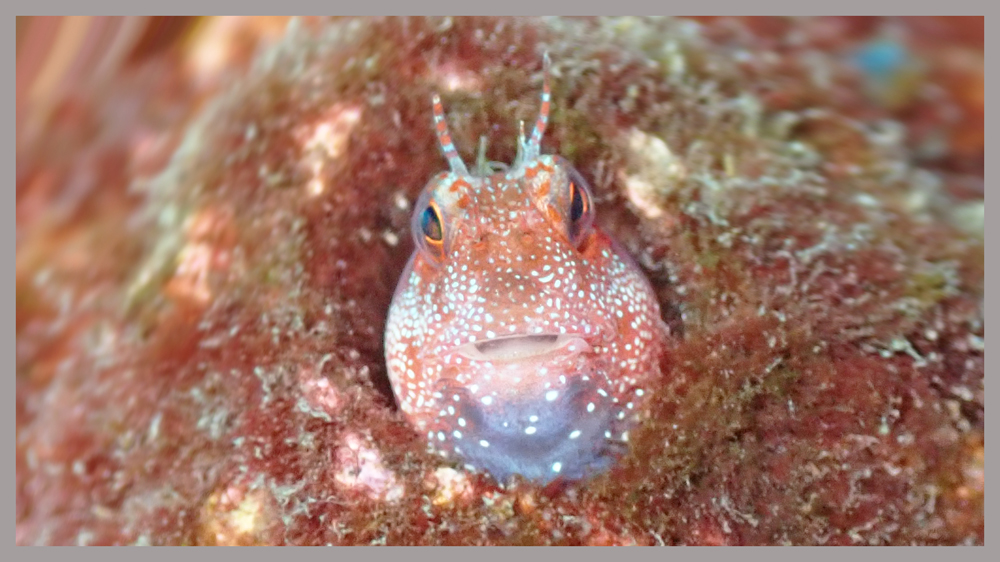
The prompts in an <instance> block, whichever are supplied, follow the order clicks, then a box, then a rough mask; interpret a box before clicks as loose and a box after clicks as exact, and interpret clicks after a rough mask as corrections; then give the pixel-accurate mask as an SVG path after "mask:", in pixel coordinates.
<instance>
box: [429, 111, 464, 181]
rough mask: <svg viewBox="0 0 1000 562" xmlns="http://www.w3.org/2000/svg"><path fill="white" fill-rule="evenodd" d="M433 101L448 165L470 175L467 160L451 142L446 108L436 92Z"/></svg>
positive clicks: (435, 118) (438, 132) (439, 141)
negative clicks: (463, 159) (446, 120)
mask: <svg viewBox="0 0 1000 562" xmlns="http://www.w3.org/2000/svg"><path fill="white" fill-rule="evenodd" d="M433 101H434V129H435V130H436V131H437V137H438V144H439V145H440V146H441V151H442V152H443V153H444V157H445V158H446V159H447V160H448V165H449V166H450V167H451V171H452V172H454V173H456V174H463V175H468V173H469V171H468V170H467V169H466V168H465V162H463V161H462V157H461V156H459V155H458V150H456V149H455V145H454V144H452V142H451V135H449V134H448V123H447V122H445V119H444V108H443V107H442V106H441V97H440V96H438V95H437V94H434V100H433Z"/></svg>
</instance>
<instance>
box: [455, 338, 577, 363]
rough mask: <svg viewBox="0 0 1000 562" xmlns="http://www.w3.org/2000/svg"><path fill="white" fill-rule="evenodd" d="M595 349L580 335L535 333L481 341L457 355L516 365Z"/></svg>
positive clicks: (474, 359) (462, 348) (460, 350)
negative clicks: (556, 355) (514, 363)
mask: <svg viewBox="0 0 1000 562" xmlns="http://www.w3.org/2000/svg"><path fill="white" fill-rule="evenodd" d="M591 350H592V348H591V346H590V344H588V343H587V340H585V339H584V338H583V337H582V336H580V335H577V334H532V335H515V336H502V337H498V338H491V339H487V340H480V341H477V342H473V343H467V344H465V345H462V346H459V347H458V348H456V349H455V350H454V352H455V353H457V354H459V355H462V356H463V357H467V358H469V359H471V360H473V361H489V362H491V363H513V362H528V361H534V360H539V359H543V358H546V357H548V356H551V355H554V354H557V353H558V354H563V355H575V354H578V353H586V352H588V351H591Z"/></svg>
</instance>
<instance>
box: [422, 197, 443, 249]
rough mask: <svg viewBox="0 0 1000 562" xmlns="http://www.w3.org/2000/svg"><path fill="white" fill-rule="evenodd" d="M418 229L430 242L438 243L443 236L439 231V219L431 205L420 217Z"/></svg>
mask: <svg viewBox="0 0 1000 562" xmlns="http://www.w3.org/2000/svg"><path fill="white" fill-rule="evenodd" d="M420 228H421V230H423V231H424V236H425V237H426V238H427V240H429V241H430V242H440V241H441V240H442V239H443V238H444V236H443V233H442V230H441V217H439V216H438V213H437V209H435V208H434V206H433V205H428V206H427V208H426V209H424V213H423V215H421V217H420Z"/></svg>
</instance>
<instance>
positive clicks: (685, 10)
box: [6, 0, 996, 561]
mask: <svg viewBox="0 0 1000 562" xmlns="http://www.w3.org/2000/svg"><path fill="white" fill-rule="evenodd" d="M993 6H996V5H993ZM149 7H152V10H153V11H155V12H158V13H159V14H160V15H172V14H191V13H198V12H202V13H204V12H205V11H214V12H217V13H218V12H224V11H226V12H230V13H232V12H237V13H238V12H242V13H251V14H263V13H274V12H279V11H280V12H285V13H288V12H291V13H323V12H326V13H330V12H340V13H345V12H350V11H353V10H354V9H356V8H354V6H352V5H348V4H346V3H339V2H320V1H316V0H312V1H309V0H307V1H305V2H299V1H292V2H287V1H286V2H282V3H281V4H280V5H275V4H271V3H264V2H252V3H250V2H234V1H232V0H229V1H225V2H212V3H210V4H206V3H205V2H204V1H201V2H189V1H185V0H181V1H180V2H178V1H177V0H175V1H173V2H170V3H169V4H166V5H155V6H154V5H147V6H140V7H138V9H137V7H136V5H135V4H130V3H126V2H120V1H102V2H99V3H90V4H88V5H87V7H86V8H81V6H80V5H79V4H77V3H74V2H71V1H69V0H59V1H56V2H42V3H38V2H33V3H31V4H27V3H25V4H23V5H15V10H16V11H21V10H23V11H25V12H31V13H32V15H36V14H37V15H46V14H52V15H56V14H65V13H67V12H69V13H76V14H79V13H86V12H91V13H93V12H104V13H120V14H128V13H138V12H148V11H149V9H148V8H149ZM991 7H992V6H991V5H990V4H988V3H986V2H985V0H982V1H978V2H977V1H975V0H972V1H969V0H958V1H957V2H954V1H953V2H948V3H947V4H941V3H934V4H932V3H930V2H920V3H916V2H912V1H911V2H907V3H905V4H901V3H897V2H876V3H873V2H871V1H870V0H868V1H859V0H847V1H846V2H845V1H843V0H841V1H840V2H837V3H836V5H830V4H827V3H822V4H820V3H811V4H806V3H803V2H796V1H787V0H764V1H763V2H761V1H759V0H758V1H757V2H754V3H752V4H746V3H742V2H739V0H722V1H712V0H700V1H697V2H692V1H684V2H676V1H672V2H669V3H667V2H652V1H642V0H639V1H638V2H633V1H628V0H627V1H625V2H624V3H623V2H621V1H618V2H615V3H614V4H608V3H606V2H586V3H582V4H581V3H580V2H572V3H570V2H565V1H562V2H553V3H549V4H546V5H540V4H539V3H537V2H530V1H515V2H509V1H508V2H505V3H504V4H502V5H495V4H488V5H477V4H476V3H474V2H468V1H467V2H447V1H445V2H442V1H440V0H435V1H434V2H431V3H426V2H425V3H420V4H416V5H415V4H411V3H408V2H405V1H404V0H394V1H390V2H366V3H365V4H363V5H362V6H361V8H362V9H363V10H364V11H366V12H368V13H392V12H397V13H415V12H438V13H444V12H457V13H464V14H470V13H475V12H480V13H486V12H490V13H496V12H499V11H508V12H510V11H515V12H518V13H520V14H538V13H540V12H550V13H556V12H564V13H565V12H589V13H595V12H607V11H609V8H613V9H614V10H615V11H616V12H618V13H623V12H647V13H648V12H661V13H662V12H672V13H682V14H695V13H697V14H704V15H724V14H735V13H740V14H745V13H758V14H778V13H780V14H788V15H793V14H794V15H820V14H824V15H832V13H838V14H844V13H845V12H849V13H851V14H852V15H883V14H886V13H892V12H897V13H898V12H900V11H905V12H906V13H907V14H908V15H932V14H940V13H941V12H943V11H947V12H950V13H951V15H982V14H990V13H991V12H992V10H991ZM144 8H145V9H144ZM498 8H499V9H498ZM992 23H993V20H992V18H986V26H987V31H989V30H990V29H992ZM992 47H993V40H992V39H991V33H989V32H987V33H986V48H985V51H988V52H990V54H992ZM9 60H10V59H8V61H9ZM7 64H10V63H9V62H8V63H7ZM9 75H10V74H8V76H9ZM994 77H995V75H993V74H991V75H990V76H989V77H988V78H987V83H988V88H990V89H992V88H993V86H994ZM9 91H10V90H9V89H8V92H9ZM994 91H995V90H994ZM11 95H12V94H11ZM8 103H9V102H8ZM8 107H9V106H8ZM989 115H990V116H989V117H988V118H987V119H988V120H989V121H991V122H992V121H995V119H993V117H992V116H993V114H992V113H990V114H989ZM15 119H16V116H15ZM8 130H9V129H8ZM993 131H994V129H993V128H992V126H990V127H987V129H986V137H987V144H988V145H989V146H995V145H993V144H992V142H991V141H992V140H993V137H994V135H993V134H992V133H993ZM7 154H8V161H9V160H10V159H11V158H12V156H13V157H16V147H15V150H14V151H12V152H9V153H7ZM15 166H16V163H15ZM989 222H990V221H987V223H989ZM15 228H16V226H15ZM986 229H987V230H996V227H993V226H992V225H990V224H987V226H986ZM984 236H986V235H985V233H984ZM986 238H989V236H986ZM15 257H16V248H15ZM994 267H995V263H994V262H993V261H992V257H991V256H990V257H989V259H987V264H986V269H987V275H988V276H991V277H993V278H996V276H995V272H994ZM15 288H16V287H15ZM986 306H987V309H988V310H990V311H992V307H993V303H992V302H990V301H989V300H987V301H986ZM14 314H15V315H16V308H15V311H14ZM8 329H9V330H11V331H13V328H12V327H11V328H8ZM6 341H8V342H11V344H13V343H15V338H13V337H12V338H11V339H10V340H6ZM11 344H8V345H11ZM9 349H11V351H12V355H14V353H13V349H12V348H10V347H9ZM990 435H991V436H992V435H993V434H992V432H990ZM986 439H987V440H988V441H989V440H991V438H990V437H987V438H986ZM987 450H988V452H987V453H986V456H987V457H988V458H989V461H990V462H988V463H987V464H988V466H990V467H993V466H995V464H994V462H993V461H994V460H995V456H996V455H994V454H993V451H995V447H992V446H990V447H987ZM9 466H10V465H8V467H9ZM13 476H14V475H13V474H11V475H10V476H9V477H12V478H13ZM8 482H9V481H8ZM9 490H10V489H9V488H8V494H10V491H9ZM12 503H13V502H12ZM8 505H9V504H8ZM994 511H995V510H994V509H991V507H990V505H989V504H988V503H987V506H986V512H987V513H986V515H987V517H986V520H987V521H994V520H993V519H992V518H991V517H989V515H992V514H993V512H994ZM987 536H988V537H989V536H990V533H988V532H987ZM988 540H989V539H988ZM400 548H406V549H407V550H406V552H400V551H399V550H396V549H393V550H388V551H386V550H384V549H367V550H359V549H358V548H356V547H355V548H350V549H349V550H346V551H345V550H343V549H341V550H338V551H337V552H336V553H331V552H328V551H317V550H311V551H306V550H301V551H300V550H296V551H295V553H294V554H292V556H294V557H296V558H299V557H301V558H302V559H305V558H307V557H317V559H318V558H319V557H321V556H322V557H324V558H326V557H329V556H331V555H334V556H346V557H348V558H355V557H356V558H357V559H365V560H369V559H371V560H381V559H382V558H383V557H384V558H385V559H386V560H392V559H394V558H395V557H398V556H406V557H415V558H416V559H418V560H423V559H427V560H437V559H439V558H440V557H448V556H449V555H450V556H454V557H455V559H472V558H477V559H478V558H480V557H486V558H487V559H490V558H494V557H495V558H497V559H500V558H501V557H506V556H510V554H509V553H507V552H495V551H493V549H488V550H485V551H476V552H475V553H473V552H470V551H469V550H467V549H465V548H459V549H447V550H446V549H441V548H434V549H433V550H426V549H419V550H412V548H413V547H400ZM904 548H905V547H904ZM202 550H203V549H201V548H199V549H196V550H195V551H190V550H188V551H185V553H184V554H183V555H182V556H192V557H195V558H198V559H206V560H207V559H209V557H211V558H213V559H217V558H219V557H223V558H229V557H234V558H235V557H240V558H244V557H246V558H249V559H250V560H261V561H269V560H270V559H271V558H272V557H273V556H274V553H264V552H259V551H257V550H247V549H243V550H239V551H234V552H232V553H228V552H227V553H221V554H220V553H219V552H213V553H205V552H202ZM531 554H533V555H536V556H539V557H541V556H545V555H546V554H540V553H537V552H532V553H531ZM567 554H568V556H571V557H573V558H574V559H575V558H577V557H581V558H583V559H605V558H607V557H617V556H627V557H636V558H639V557H653V556H655V557H657V558H659V557H661V556H663V555H664V553H660V552H654V551H650V550H648V549H645V550H634V549H633V550H628V551H626V553H625V554H617V553H616V554H609V553H606V552H602V551H600V550H596V549H584V550H576V551H574V552H572V553H567ZM133 555H134V553H133V552H128V551H119V550H117V549H115V550H114V551H108V550H94V549H87V550H76V549H74V551H72V552H66V551H63V550H49V549H45V550H37V549H18V550H17V551H16V552H15V556H17V557H18V558H21V557H23V558H28V557H31V558H35V557H38V558H39V559H41V558H43V557H44V558H46V559H48V558H49V557H51V558H53V559H58V558H62V557H66V558H68V557H70V556H72V557H73V558H78V557H79V558H81V559H83V560H86V561H89V560H95V561H97V560H102V561H103V560H106V559H109V558H110V559H121V560H125V559H129V558H131V557H132V556H133ZM177 555H181V554H180V553H179V552H176V551H163V550H160V549H156V550H154V551H152V552H144V553H143V555H142V556H143V558H145V557H146V556H149V557H152V558H153V559H164V560H167V559H172V558H173V557H174V556H177ZM518 555H523V554H522V553H521V552H520V551H519V552H518ZM802 555H803V553H802V552H793V551H787V549H777V548H775V547H764V550H760V549H755V550H753V551H749V552H748V551H744V552H740V553H733V552H731V551H728V550H719V549H710V550H703V549H696V550H690V549H685V550H680V551H678V550H674V551H671V552H670V554H669V556H671V557H674V556H680V557H682V558H694V557H699V558H702V557H707V558H711V559H718V560H726V559H731V557H733V556H739V557H740V558H743V557H746V556H750V557H752V558H758V557H759V558H760V559H761V560H773V559H775V558H783V559H798V558H800V557H801V556H802ZM897 555H899V556H904V557H907V558H911V557H915V558H917V559H931V557H934V558H937V557H940V556H941V553H940V552H938V551H935V552H927V551H926V549H924V548H916V549H915V548H906V550H905V552H904V551H902V550H901V548H897V547H889V548H888V549H885V548H883V549H879V550H878V551H877V552H870V549H865V550H863V551H857V552H855V551H852V552H851V556H861V557H864V558H869V557H871V558H873V559H874V558H875V557H878V558H879V559H884V558H887V557H889V558H891V557H895V556H897ZM286 556H287V554H286ZM808 556H810V557H813V556H816V557H820V558H827V557H829V558H830V559H834V558H836V559H840V558H841V557H842V556H844V553H843V552H828V551H826V550H814V551H812V552H810V553H808ZM946 556H947V554H946ZM958 556H962V557H963V558H964V557H973V558H976V559H979V558H980V557H982V558H986V552H985V550H983V549H976V550H975V551H974V552H972V551H963V552H962V553H961V554H959V555H958ZM991 558H992V559H996V555H994V556H993V557H991Z"/></svg>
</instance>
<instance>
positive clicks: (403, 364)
mask: <svg viewBox="0 0 1000 562" xmlns="http://www.w3.org/2000/svg"><path fill="white" fill-rule="evenodd" d="M547 63H548V60H547V58H546V69H547ZM548 107H549V88H548V73H547V72H546V79H545V87H544V91H543V94H542V110H541V114H540V116H539V118H538V121H537V122H536V124H535V128H534V131H533V132H532V135H531V138H530V139H529V140H528V141H525V139H524V138H523V135H522V138H521V139H520V140H519V143H520V144H519V153H518V157H517V159H516V160H515V162H514V164H513V165H512V166H510V167H509V168H507V169H503V170H501V171H498V172H494V169H495V168H496V167H498V166H497V165H496V164H484V163H482V159H481V161H480V165H479V169H478V170H477V173H475V174H470V173H469V172H468V171H467V170H466V168H465V164H464V163H463V162H462V160H461V159H460V158H459V157H458V155H457V153H456V151H455V148H454V146H452V144H451V139H450V137H449V136H448V132H447V127H446V126H445V125H444V118H443V111H442V108H441V104H440V101H439V100H437V99H436V98H435V103H434V110H435V121H436V124H437V130H438V135H439V139H440V141H441V145H442V148H443V149H444V153H445V156H446V157H447V158H448V160H449V163H450V164H451V168H452V170H451V172H446V173H442V174H440V175H438V176H437V177H435V178H434V179H432V180H431V181H430V183H429V184H428V185H427V187H426V188H425V189H424V192H423V194H422V195H421V197H420V199H419V201H418V203H417V206H416V209H415V212H414V216H413V224H412V229H413V235H414V238H415V241H416V245H417V249H416V251H415V252H414V254H413V256H412V258H411V259H410V263H409V264H408V265H407V268H406V270H405V271H404V273H403V276H402V278H401V279H400V282H399V286H398V287H397V289H396V294H395V297H394V298H393V302H392V306H391V308H390V310H389V318H388V322H387V326H386V334H385V346H386V362H387V365H388V370H389V377H390V380H391V382H392V386H393V390H394V392H395V394H396V397H397V399H398V400H399V403H400V407H401V409H402V411H403V412H404V414H405V415H406V416H407V418H408V419H409V420H410V421H411V422H412V423H413V424H414V425H415V426H416V427H417V428H418V429H419V430H420V431H421V432H423V433H426V434H427V437H428V439H429V440H430V443H431V445H432V446H433V447H434V448H435V449H436V450H438V451H439V452H441V453H442V454H444V455H445V456H449V455H451V454H452V453H454V454H456V455H457V456H458V457H459V458H461V459H462V460H463V461H464V463H465V464H466V465H467V466H468V467H471V468H477V469H485V470H486V471H488V472H490V473H491V474H493V476H494V477H496V478H498V479H500V480H503V479H505V478H506V477H507V476H508V475H510V474H514V473H518V474H522V475H523V476H525V477H526V478H529V479H533V480H537V481H542V482H547V481H550V480H552V479H555V478H557V477H560V476H562V477H566V478H580V477H582V476H584V475H586V474H589V473H593V472H598V471H600V470H603V469H604V468H607V467H608V466H609V465H610V464H611V462H612V460H613V458H614V453H615V452H616V451H617V450H620V449H622V448H623V447H622V443H623V442H624V441H626V440H627V439H628V428H629V426H630V425H631V423H632V422H633V421H634V417H635V416H634V414H635V412H636V411H637V404H638V403H639V400H640V399H641V397H642V396H643V394H644V387H645V386H646V384H647V383H648V381H650V380H651V378H653V377H656V376H658V375H659V370H658V356H659V354H660V352H661V349H662V345H663V338H664V336H665V335H666V326H665V325H664V324H663V322H662V321H661V319H660V310H659V305H658V303H657V301H656V299H655V296H654V295H653V293H652V290H651V289H650V287H649V284H648V282H647V280H646V279H645V277H644V276H643V274H642V272H641V271H640V270H639V269H638V268H637V267H636V266H635V264H634V263H633V262H632V261H631V259H629V257H628V256H627V255H626V254H624V252H623V251H622V250H621V249H620V247H619V246H618V245H617V244H615V243H614V242H613V241H612V240H611V239H610V238H609V237H608V236H607V235H606V234H605V233H604V232H602V231H601V230H600V229H599V228H597V227H595V226H594V223H593V218H594V209H593V205H592V196H591V193H590V189H589V187H588V186H587V184H586V182H585V181H584V180H583V178H582V177H581V176H580V174H579V173H577V172H576V170H574V169H573V167H572V166H571V165H570V164H569V163H568V162H567V161H566V160H565V159H563V158H561V157H558V156H552V155H540V154H539V145H540V142H541V137H542V134H543V132H544V130H545V125H546V121H547V116H548ZM504 168H506V167H504Z"/></svg>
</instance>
